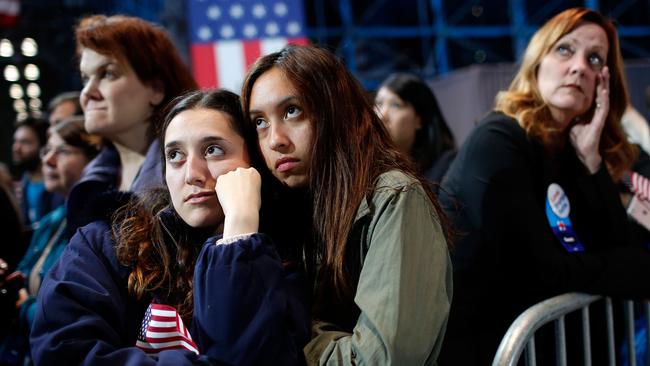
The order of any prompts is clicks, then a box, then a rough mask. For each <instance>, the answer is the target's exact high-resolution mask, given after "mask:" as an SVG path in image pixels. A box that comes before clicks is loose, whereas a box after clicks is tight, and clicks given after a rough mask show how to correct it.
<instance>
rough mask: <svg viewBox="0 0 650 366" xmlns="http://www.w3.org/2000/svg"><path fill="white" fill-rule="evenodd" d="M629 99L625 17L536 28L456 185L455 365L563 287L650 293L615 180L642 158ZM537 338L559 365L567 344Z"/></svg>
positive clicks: (592, 15)
mask: <svg viewBox="0 0 650 366" xmlns="http://www.w3.org/2000/svg"><path fill="white" fill-rule="evenodd" d="M627 106H628V95H627V89H626V85H625V78H624V75H623V61H622V57H621V53H620V49H619V43H618V36H617V32H616V29H615V27H614V25H613V24H612V22H611V21H609V20H607V19H606V18H604V17H603V16H602V15H601V14H599V13H597V12H595V11H593V10H589V9H585V8H572V9H569V10H566V11H564V12H562V13H560V14H558V15H556V16H554V17H553V18H552V19H550V20H549V21H547V22H546V23H545V24H544V25H543V26H542V27H541V28H540V29H539V30H538V31H537V32H536V33H535V34H534V35H533V37H532V39H531V40H530V42H529V44H528V47H527V48H526V51H525V53H524V56H523V60H522V63H521V66H520V68H519V71H518V72H517V74H516V76H515V78H514V80H513V81H512V83H511V84H510V87H509V89H508V90H507V91H504V92H501V93H499V94H498V95H497V98H496V106H495V110H494V111H493V112H492V113H490V114H489V115H488V116H487V117H485V119H484V120H483V121H482V122H481V123H480V124H479V125H478V127H477V128H476V129H475V131H474V132H473V133H472V134H471V135H470V137H469V138H468V139H467V141H466V142H465V143H464V144H463V146H462V148H461V149H460V151H459V153H458V156H457V157H456V159H455V161H454V163H452V165H451V167H450V169H449V171H448V173H447V176H446V178H445V179H444V181H443V184H442V188H443V189H442V190H441V192H443V194H441V201H442V202H443V207H445V209H446V211H447V212H448V214H449V215H450V217H452V218H453V220H454V223H455V224H456V227H457V229H458V231H459V232H461V233H464V235H462V236H461V237H460V238H459V241H458V243H457V245H456V247H455V249H454V252H453V255H452V259H453V264H454V302H453V305H452V308H451V314H450V318H449V327H448V332H447V337H446V339H445V343H444V345H443V347H442V353H441V358H440V363H441V364H442V365H487V364H490V363H491V362H492V359H493V358H494V355H495V353H496V350H497V347H498V345H499V342H500V341H501V339H502V338H503V336H504V334H505V333H506V330H507V329H508V327H509V326H510V324H511V323H512V322H513V321H514V320H515V318H516V317H517V316H518V315H519V314H520V313H522V312H523V311H524V310H526V309H527V308H528V307H530V306H532V305H534V304H536V303H538V302H539V301H541V300H544V299H547V298H549V297H552V296H555V295H559V294H562V293H565V292H571V291H579V292H588V293H595V294H604V295H610V296H621V297H628V298H630V297H639V298H641V297H642V298H648V297H649V296H650V282H649V281H646V280H645V279H647V278H650V252H649V251H648V250H647V248H645V247H644V246H643V245H640V244H641V243H638V242H637V240H635V237H634V236H633V235H632V234H631V232H630V226H629V222H628V220H627V217H626V213H625V210H624V209H623V206H622V204H621V201H620V199H619V194H618V191H617V187H616V185H615V182H617V181H618V180H619V179H620V178H621V177H622V176H623V174H624V173H625V172H626V171H628V170H629V168H630V167H631V166H632V164H633V162H634V160H635V158H636V156H637V153H638V151H637V150H636V148H635V147H633V146H632V145H631V144H630V143H629V142H628V141H627V139H626V136H625V134H624V133H623V130H622V128H621V125H620V121H621V116H622V115H623V113H624V111H625V109H626V108H627ZM595 311H596V310H594V312H595ZM591 327H592V328H591V329H592V332H594V334H593V335H592V337H591V339H592V340H593V341H594V342H595V343H594V344H593V345H592V347H591V349H592V351H593V355H592V359H593V360H597V361H598V362H599V363H600V362H605V360H607V357H606V355H604V354H603V353H604V352H605V350H606V348H607V347H605V346H602V347H601V343H600V342H601V341H604V340H605V339H606V338H605V335H604V334H603V333H601V332H605V329H604V325H603V324H602V322H591ZM570 332H571V330H567V334H574V335H575V334H579V333H570ZM576 332H579V331H577V330H576ZM568 338H571V337H568ZM577 338H579V337H573V338H572V339H568V341H569V345H568V347H569V349H571V346H572V343H571V342H572V341H574V340H576V342H577V343H579V340H577ZM536 344H537V355H538V361H537V362H538V364H547V363H549V362H552V361H551V360H553V359H554V354H555V353H554V351H553V348H554V345H553V342H552V341H551V340H550V339H549V338H547V337H545V336H541V335H540V336H539V337H537V336H536ZM580 357H581V355H580V354H577V353H575V352H572V353H570V354H569V358H570V359H573V358H580ZM573 361H576V360H573ZM570 363H572V364H573V362H570ZM576 364H578V363H576Z"/></svg>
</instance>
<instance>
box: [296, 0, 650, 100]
mask: <svg viewBox="0 0 650 366" xmlns="http://www.w3.org/2000/svg"><path fill="white" fill-rule="evenodd" d="M305 3H306V4H305V5H306V8H307V13H308V14H307V19H308V21H309V28H308V35H309V37H310V38H312V39H313V40H314V41H315V42H316V43H319V44H324V45H328V46H329V47H330V48H332V49H333V50H335V51H336V52H337V53H338V54H339V56H341V57H342V58H343V59H344V60H345V61H346V63H347V65H348V67H349V68H350V69H351V70H352V72H353V73H354V74H355V75H356V76H357V77H358V78H359V79H360V80H361V81H362V82H363V83H364V85H365V86H366V87H367V88H369V89H374V88H375V87H376V86H377V84H378V83H379V82H380V81H381V79H382V78H383V77H384V76H385V75H386V74H388V73H389V72H391V71H393V70H395V69H409V70H410V71H414V72H417V73H419V74H420V75H421V76H423V77H425V78H431V77H434V76H437V75H443V74H445V73H448V72H449V71H451V70H453V69H455V68H459V67H464V66H468V65H469V64H472V63H484V62H485V63H493V62H513V61H516V60H517V59H518V57H519V56H520V55H521V54H522V53H523V51H524V48H525V47H526V45H527V43H528V40H529V38H530V36H531V35H532V34H533V33H534V32H535V30H536V29H537V28H538V27H539V26H540V25H541V24H542V23H544V22H545V21H546V20H547V19H549V18H550V17H552V16H553V15H554V14H556V13H558V12H560V11H562V10H565V9H567V8H570V7H574V6H584V7H588V8H592V9H595V10H599V11H600V12H602V13H603V14H605V15H607V16H609V17H610V18H612V19H614V20H616V21H617V22H618V23H619V34H620V37H621V47H622V50H623V55H624V57H625V58H649V57H650V48H649V47H648V44H650V42H648V40H649V39H650V2H649V1H639V0H636V1H635V0H623V1H616V0H584V1H580V0H569V1H566V0H549V1H542V0H535V1H534V0H490V1H477V0H466V1H461V2H459V1H454V0H402V1H399V2H397V1H391V0H366V1H363V0H359V1H352V0H329V1H328V0H314V1H306V2H305ZM404 19H406V21H404ZM414 44H417V46H414ZM378 59H379V60H378ZM405 59H406V61H404V60H405Z"/></svg>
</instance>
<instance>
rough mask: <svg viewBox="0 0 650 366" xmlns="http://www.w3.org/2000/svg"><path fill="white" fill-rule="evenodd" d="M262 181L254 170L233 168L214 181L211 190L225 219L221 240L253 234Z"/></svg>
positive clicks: (257, 214) (257, 226)
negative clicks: (214, 184)
mask: <svg viewBox="0 0 650 366" xmlns="http://www.w3.org/2000/svg"><path fill="white" fill-rule="evenodd" d="M261 185H262V178H261V177H260V174H259V173H258V172H257V170H255V168H237V169H235V170H233V171H230V172H228V173H226V174H223V175H220V176H219V177H218V178H217V185H216V187H215V190H216V192H217V198H219V203H220V204H221V208H222V209H223V214H224V216H225V220H224V226H223V237H224V238H228V237H231V236H235V235H240V234H249V233H254V232H257V230H258V228H259V210H260V207H261V206H262V198H261V193H260V188H261Z"/></svg>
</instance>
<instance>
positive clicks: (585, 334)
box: [582, 307, 591, 366]
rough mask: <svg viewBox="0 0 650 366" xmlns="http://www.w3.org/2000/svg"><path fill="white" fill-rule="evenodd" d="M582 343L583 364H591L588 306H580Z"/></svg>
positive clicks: (587, 365) (588, 365) (586, 365)
mask: <svg viewBox="0 0 650 366" xmlns="http://www.w3.org/2000/svg"><path fill="white" fill-rule="evenodd" d="M582 344H583V346H582V347H583V348H582V349H583V355H584V360H585V366H591V329H590V324H589V307H584V308H582Z"/></svg>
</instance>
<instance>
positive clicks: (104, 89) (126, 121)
mask: <svg viewBox="0 0 650 366" xmlns="http://www.w3.org/2000/svg"><path fill="white" fill-rule="evenodd" d="M79 69H80V71H81V78H82V80H83V83H84V87H83V89H82V91H81V97H80V98H79V100H80V102H81V107H82V109H83V110H84V115H85V128H86V130H87V131H88V132H89V133H96V134H98V135H101V136H103V137H106V138H108V139H110V140H114V141H117V142H121V140H127V139H128V135H129V134H130V133H131V132H133V131H134V130H140V131H146V128H147V124H148V123H147V122H148V120H149V118H150V117H151V114H152V112H153V108H154V106H156V105H158V104H159V103H161V102H162V100H163V98H164V93H163V92H162V91H159V90H155V89H154V88H152V87H150V86H147V85H144V84H143V83H142V82H141V81H140V79H138V76H137V75H136V74H135V72H134V71H133V69H132V68H131V66H130V65H128V64H125V63H124V62H118V60H117V59H116V58H115V57H112V56H108V55H103V54H100V53H97V52H95V51H94V50H92V49H89V48H85V49H83V51H82V52H81V61H80V63H79Z"/></svg>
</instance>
